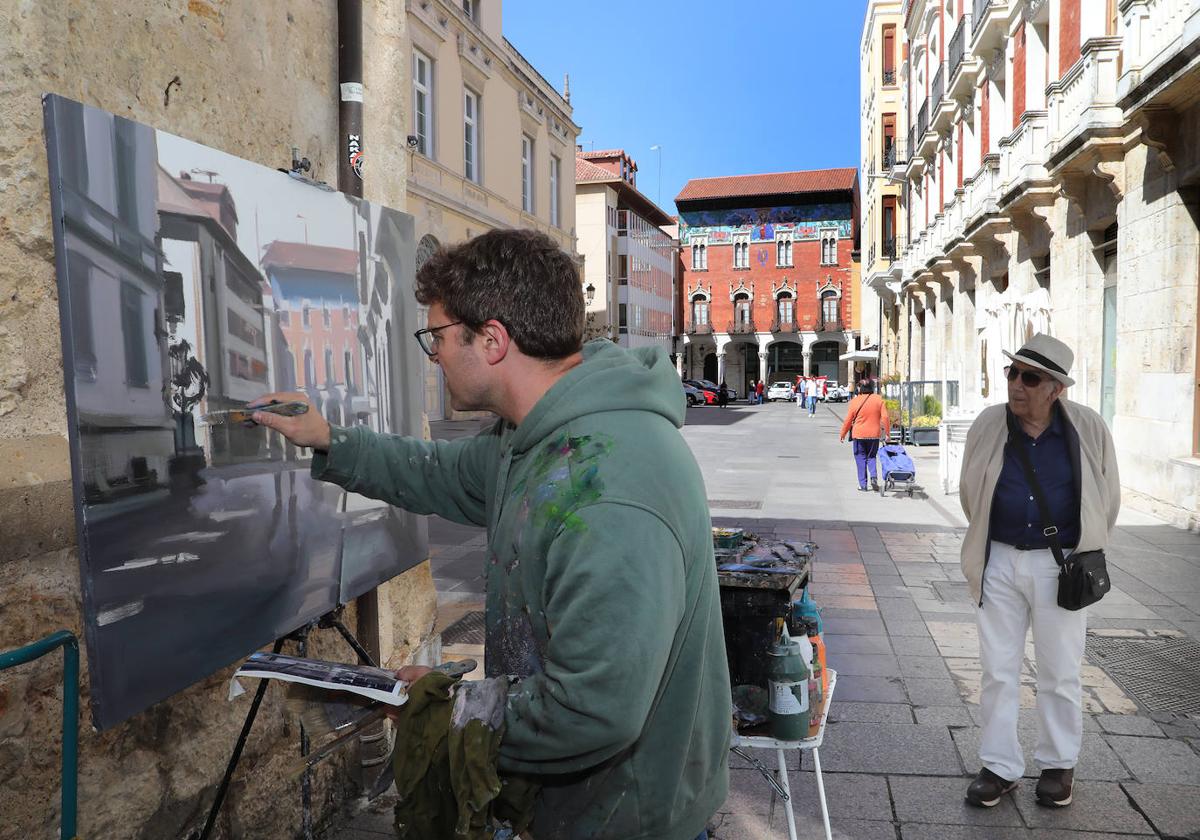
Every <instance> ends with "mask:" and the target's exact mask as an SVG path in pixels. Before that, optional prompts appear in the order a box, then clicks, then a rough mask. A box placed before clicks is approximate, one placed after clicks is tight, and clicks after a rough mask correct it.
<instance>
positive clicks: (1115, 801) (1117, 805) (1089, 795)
mask: <svg viewBox="0 0 1200 840" xmlns="http://www.w3.org/2000/svg"><path fill="white" fill-rule="evenodd" d="M1036 787H1037V782H1035V781H1034V780H1033V779H1025V780H1023V781H1022V782H1021V785H1020V787H1018V788H1017V790H1015V791H1014V792H1013V799H1014V801H1015V802H1016V805H1017V809H1018V810H1019V811H1020V812H1021V817H1022V818H1023V819H1024V820H1025V825H1027V826H1029V827H1030V828H1047V829H1056V830H1058V831H1068V830H1070V831H1081V830H1082V831H1110V832H1116V833H1119V834H1154V829H1153V828H1152V827H1151V826H1150V824H1149V823H1147V822H1146V820H1145V818H1144V817H1143V816H1142V815H1141V814H1139V813H1138V811H1137V809H1136V808H1135V807H1134V806H1133V804H1132V803H1131V802H1130V801H1129V797H1127V796H1126V795H1125V792H1124V791H1123V790H1122V789H1121V786H1120V785H1119V784H1116V783H1115V782H1093V781H1086V780H1079V781H1077V782H1076V783H1075V789H1074V791H1073V792H1072V796H1073V801H1072V802H1071V805H1070V806H1069V807H1067V808H1046V807H1044V806H1042V805H1038V804H1037V797H1036V794H1035V790H1036Z"/></svg>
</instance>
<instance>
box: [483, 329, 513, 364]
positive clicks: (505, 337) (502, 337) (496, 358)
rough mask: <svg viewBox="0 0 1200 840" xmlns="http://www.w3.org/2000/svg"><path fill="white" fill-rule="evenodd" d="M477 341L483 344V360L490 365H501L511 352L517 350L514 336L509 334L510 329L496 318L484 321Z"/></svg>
mask: <svg viewBox="0 0 1200 840" xmlns="http://www.w3.org/2000/svg"><path fill="white" fill-rule="evenodd" d="M477 340H481V341H482V342H483V347H482V348H481V349H482V350H483V358H484V360H485V361H486V362H487V363H488V364H489V365H496V364H499V363H500V362H502V361H504V359H505V357H506V356H508V354H509V352H510V351H511V350H515V349H516V346H515V345H514V344H513V340H512V336H510V335H509V334H508V328H507V327H505V326H504V324H502V323H500V322H499V321H497V320H495V319H494V318H493V319H492V320H491V321H484V323H483V326H482V327H480V328H479V339H477Z"/></svg>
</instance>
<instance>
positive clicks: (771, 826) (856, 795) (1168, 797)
mask: <svg viewBox="0 0 1200 840" xmlns="http://www.w3.org/2000/svg"><path fill="white" fill-rule="evenodd" d="M844 413H845V406H844V405H841V406H823V407H822V408H821V410H819V411H818V414H817V416H816V418H814V419H809V418H808V417H807V413H806V412H803V411H798V410H796V409H795V407H794V406H792V405H790V404H782V403H779V404H773V405H765V406H754V407H751V406H746V405H739V406H736V407H732V408H729V409H726V410H724V411H721V410H718V409H713V408H706V407H701V408H694V409H689V414H688V425H687V426H686V427H685V429H684V432H683V433H684V436H685V438H686V439H687V440H688V442H689V444H690V445H691V446H692V448H693V451H695V452H696V454H697V457H698V459H699V461H700V463H701V466H702V468H703V471H704V478H705V484H706V487H707V490H708V496H709V499H710V500H711V501H712V503H713V517H714V523H715V524H737V525H740V526H743V527H746V528H749V529H750V530H753V531H756V532H758V533H760V534H775V535H780V536H789V537H797V538H802V539H812V540H813V541H814V542H816V543H818V544H819V545H820V549H819V551H818V552H817V560H816V564H815V567H814V577H813V583H812V588H811V591H812V594H813V596H814V598H815V599H816V600H817V602H818V603H819V604H820V605H821V608H822V614H823V620H824V625H825V639H826V644H827V647H828V649H829V662H830V666H831V667H832V668H833V669H835V670H837V672H838V685H837V690H836V693H835V697H834V702H833V706H832V708H831V711H830V722H829V725H828V727H827V731H826V736H825V744H824V746H823V747H822V749H821V761H822V767H823V770H824V779H825V786H826V792H827V797H828V802H829V807H830V817H831V822H832V826H833V834H834V837H836V838H855V840H859V839H860V838H861V840H874V838H887V840H959V839H960V838H963V839H964V840H965V839H966V838H971V840H975V838H978V840H1015V839H1016V838H1023V840H1049V838H1066V840H1089V838H1090V840H1109V838H1116V837H1130V836H1144V837H1190V838H1200V658H1198V657H1197V649H1196V648H1195V647H1192V648H1191V649H1190V650H1185V649H1184V648H1185V647H1186V646H1187V645H1188V643H1195V642H1196V641H1197V640H1198V639H1200V615H1198V613H1200V537H1197V535H1195V534H1190V533H1187V532H1183V531H1179V530H1177V529H1174V528H1171V527H1169V526H1166V525H1164V524H1162V523H1161V522H1159V521H1157V520H1154V519H1152V518H1149V517H1146V516H1142V515H1139V514H1136V513H1134V512H1129V511H1127V512H1125V513H1123V514H1122V516H1121V519H1120V521H1119V523H1118V531H1117V534H1116V536H1115V538H1114V540H1113V544H1112V545H1111V546H1110V550H1109V564H1110V569H1111V573H1112V578H1113V590H1112V592H1110V593H1109V595H1108V596H1106V597H1105V599H1104V600H1103V601H1102V602H1101V603H1100V604H1098V605H1096V606H1094V607H1093V608H1092V609H1091V610H1090V612H1089V619H1088V626H1089V640H1088V655H1087V658H1086V660H1085V666H1084V672H1083V681H1084V705H1085V709H1084V712H1085V714H1084V743H1083V752H1082V755H1081V756H1080V761H1079V766H1078V767H1077V768H1076V778H1077V780H1078V781H1077V784H1076V801H1075V803H1074V804H1073V805H1072V806H1071V807H1069V808H1066V809H1062V810H1054V811H1050V810H1046V809H1043V808H1039V807H1037V806H1036V805H1035V804H1034V798H1033V786H1034V784H1035V782H1036V774H1037V772H1038V769H1037V766H1036V764H1035V763H1034V761H1033V757H1032V751H1033V746H1034V740H1035V738H1036V719H1035V716H1034V711H1033V709H1034V702H1035V698H1034V685H1035V674H1036V664H1035V660H1034V657H1033V649H1032V642H1031V641H1029V640H1027V642H1026V660H1025V664H1024V669H1023V675H1022V681H1023V683H1024V684H1025V685H1024V687H1023V689H1022V693H1021V705H1022V711H1021V722H1020V727H1021V740H1022V744H1023V745H1024V746H1025V748H1026V765H1027V767H1028V768H1029V769H1028V770H1027V774H1028V777H1027V778H1026V779H1024V780H1022V782H1021V784H1020V786H1019V788H1018V790H1017V791H1015V792H1014V793H1012V794H1009V795H1008V796H1006V797H1005V798H1004V800H1003V801H1002V802H1001V804H1000V805H999V806H997V807H996V808H992V809H988V810H978V809H974V808H970V807H969V806H967V805H966V804H965V803H964V802H963V794H964V792H965V790H966V786H967V784H968V783H969V781H970V778H971V776H973V774H974V773H975V772H976V771H977V770H978V769H979V760H978V754H977V753H978V745H979V707H978V696H979V660H978V655H979V649H978V640H977V638H976V634H975V619H974V612H973V609H974V608H973V605H972V604H971V603H970V598H969V595H968V594H967V588H966V583H965V581H964V580H963V578H962V575H961V574H960V572H959V569H958V549H959V545H960V543H961V538H962V529H963V527H964V525H965V522H964V521H963V518H962V513H961V510H960V508H959V507H958V502H957V498H956V497H951V496H946V495H943V494H942V493H941V491H940V489H939V488H938V486H937V483H938V482H937V449H936V447H932V448H929V449H919V448H910V452H911V453H912V454H913V455H914V460H915V461H916V463H917V471H918V481H919V483H920V484H922V485H923V486H924V488H925V492H918V493H917V494H916V495H915V496H914V497H913V498H908V497H906V496H902V495H898V494H897V495H890V496H887V497H880V496H879V495H878V494H873V493H860V492H859V491H858V489H857V481H856V480H855V477H854V464H853V458H852V457H851V454H850V451H849V447H848V446H847V445H846V444H839V443H838V442H837V429H838V427H839V426H840V422H841V418H842V417H843V416H844ZM459 425H461V424H459ZM442 433H443V434H447V433H449V434H454V433H462V432H460V431H458V429H457V428H454V429H450V430H448V432H442ZM479 534H480V532H479V531H478V530H477V529H474V530H472V529H461V528H459V527H458V526H449V525H448V524H445V525H441V524H436V523H431V543H432V544H433V547H432V548H431V553H432V554H433V563H434V573H435V579H436V580H437V582H438V587H439V600H440V601H441V602H442V604H443V607H444V609H443V611H444V612H448V613H449V614H451V615H458V614H461V613H462V611H463V610H465V609H470V608H471V605H472V604H473V603H475V602H476V601H481V600H482V596H481V594H480V593H482V587H481V586H480V585H479V584H480V581H479V579H478V573H477V570H478V569H479V568H480V567H481V565H482V564H481V560H480V558H481V556H482V555H481V553H480V552H481V547H482V543H480V542H479ZM440 623H443V622H440ZM443 624H444V623H443ZM1139 646H1140V648H1142V649H1150V650H1151V651H1152V652H1153V651H1171V650H1177V651H1182V653H1181V654H1179V655H1178V656H1177V660H1178V661H1177V662H1176V663H1175V666H1174V667H1175V668H1176V670H1175V671H1174V672H1172V671H1170V669H1169V668H1170V663H1168V666H1167V667H1149V668H1148V669H1147V666H1145V665H1143V666H1141V668H1140V670H1139V669H1138V668H1136V667H1135V668H1134V669H1133V670H1132V671H1131V672H1130V673H1131V674H1132V675H1133V676H1132V677H1122V678H1120V679H1117V678H1114V674H1115V673H1117V672H1118V666H1119V665H1120V664H1121V663H1120V662H1119V660H1120V658H1121V657H1120V656H1114V653H1113V652H1114V651H1116V652H1117V653H1121V652H1122V651H1124V652H1128V651H1132V650H1136V649H1137V648H1139ZM1189 656H1190V657H1191V659H1188V658H1187V657H1189ZM1170 673H1174V674H1175V677H1176V679H1175V682H1174V685H1171V684H1170V682H1169V681H1168V682H1166V683H1164V684H1163V685H1161V686H1156V685H1155V684H1154V680H1156V679H1159V678H1162V677H1163V676H1164V675H1169V674H1170ZM1189 708H1190V711H1189V710H1188V709H1189ZM757 758H758V759H759V760H760V761H762V762H763V763H764V764H768V765H770V766H773V764H774V756H773V755H772V754H770V753H766V752H762V753H760V754H758V755H757ZM789 761H790V762H791V766H792V768H793V772H792V774H791V777H792V778H791V788H792V791H793V802H792V803H791V807H792V808H793V810H794V813H795V815H796V818H797V822H798V825H799V826H800V829H801V836H802V837H805V838H817V837H821V836H823V831H822V827H821V821H820V812H819V808H818V806H817V801H816V785H815V781H814V779H813V778H812V773H811V769H810V761H811V759H810V758H809V757H807V756H806V757H805V758H804V759H803V765H802V766H801V762H800V759H798V758H797V757H796V756H795V755H794V754H790V753H789ZM783 807H787V806H785V805H784V804H783V803H781V802H774V801H773V799H772V794H771V789H770V787H769V786H768V785H767V784H766V782H765V781H764V780H763V779H762V777H761V776H760V775H759V773H758V771H757V770H754V769H752V768H751V767H750V765H749V764H748V763H747V762H745V761H744V760H743V759H740V758H737V757H736V756H735V757H732V761H731V793H730V796H729V798H728V800H727V801H726V802H725V804H724V805H723V806H722V808H721V809H720V811H719V812H718V813H717V814H716V815H715V816H714V818H713V820H712V822H711V824H710V835H711V836H712V837H714V838H720V840H741V838H755V839H756V840H757V839H758V838H764V837H784V836H786V827H785V821H784V815H783V813H782V808H783ZM373 810H374V811H375V812H374V813H372V809H368V810H367V811H364V812H363V813H361V814H359V815H358V816H357V817H355V818H353V819H348V820H347V821H346V822H345V823H344V824H342V825H340V826H339V827H338V831H337V832H336V833H333V834H331V835H329V836H331V837H336V838H337V840H353V839H354V838H369V837H371V838H377V837H380V836H389V835H390V834H391V823H390V817H388V816H387V814H386V801H385V802H382V803H377V804H376V806H375V808H374V809H373Z"/></svg>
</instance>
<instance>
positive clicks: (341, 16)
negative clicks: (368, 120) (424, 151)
mask: <svg viewBox="0 0 1200 840" xmlns="http://www.w3.org/2000/svg"><path fill="white" fill-rule="evenodd" d="M362 64H363V62H362V0H338V145H337V148H338V189H339V190H341V191H342V192H344V193H346V194H347V195H353V196H356V197H358V198H362V178H363V176H362V167H363V151H364V150H363V133H362V105H363V84H362V79H363V72H362Z"/></svg>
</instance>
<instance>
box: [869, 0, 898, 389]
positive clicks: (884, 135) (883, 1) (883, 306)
mask: <svg viewBox="0 0 1200 840" xmlns="http://www.w3.org/2000/svg"><path fill="white" fill-rule="evenodd" d="M903 20H904V0H869V2H868V4H867V16H866V22H865V24H864V26H863V33H862V44H861V48H860V53H859V56H860V60H861V68H862V73H861V78H860V80H859V82H860V83H859V90H860V91H862V111H861V113H862V124H861V129H862V130H861V133H860V137H861V141H860V142H861V149H862V160H861V163H860V171H862V172H863V173H865V174H864V176H863V184H862V205H861V207H860V211H861V219H860V224H861V228H860V229H861V231H862V244H861V250H862V281H861V286H862V294H861V296H860V298H859V300H860V301H861V316H860V324H859V326H860V329H861V335H862V342H861V343H862V346H863V347H865V348H871V347H873V348H875V350H876V353H877V361H878V370H877V372H880V371H881V372H887V373H895V372H896V370H897V369H898V368H899V364H900V356H899V350H900V348H899V341H898V340H897V336H898V334H899V319H900V307H899V305H898V303H899V292H900V281H901V271H900V262H899V260H898V259H897V258H898V257H899V255H900V252H901V249H902V248H903V246H904V221H905V219H904V214H903V213H901V212H900V211H901V207H902V195H901V188H902V185H901V182H900V181H899V180H898V179H894V178H892V171H893V169H894V168H895V166H896V161H897V160H903V159H904V152H903V145H904V144H903V141H902V139H901V138H903V137H904V132H905V127H904V123H903V120H904V115H905V108H904V102H903V97H902V93H903V91H902V88H901V87H900V72H899V68H900V62H901V59H902V53H901V47H902V37H901V36H902V33H901V31H900V29H901V25H902V23H903Z"/></svg>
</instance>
